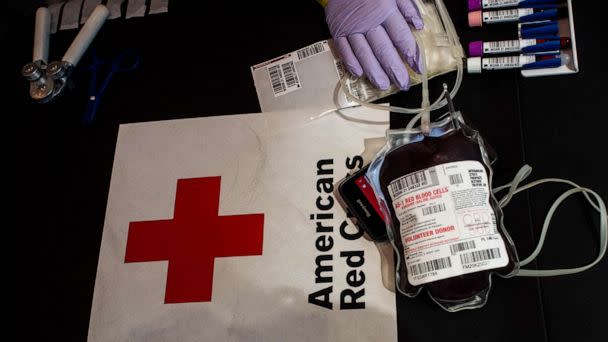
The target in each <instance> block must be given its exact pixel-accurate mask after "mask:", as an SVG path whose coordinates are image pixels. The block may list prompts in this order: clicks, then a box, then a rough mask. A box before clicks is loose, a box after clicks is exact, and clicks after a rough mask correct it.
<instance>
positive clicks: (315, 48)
mask: <svg viewBox="0 0 608 342" xmlns="http://www.w3.org/2000/svg"><path fill="white" fill-rule="evenodd" d="M325 51H329V45H328V43H327V41H326V40H324V41H322V42H318V43H315V44H312V45H309V46H307V47H305V48H303V49H300V50H298V51H296V55H297V56H298V61H301V60H303V59H306V58H308V57H312V56H314V55H316V54H319V53H321V52H325Z"/></svg>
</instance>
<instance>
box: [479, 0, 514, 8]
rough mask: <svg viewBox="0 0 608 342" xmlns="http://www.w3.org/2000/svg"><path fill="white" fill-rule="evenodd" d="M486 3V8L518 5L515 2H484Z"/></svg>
mask: <svg viewBox="0 0 608 342" xmlns="http://www.w3.org/2000/svg"><path fill="white" fill-rule="evenodd" d="M486 1H487V3H488V6H487V7H494V6H515V5H517V4H518V1H517V0H486Z"/></svg>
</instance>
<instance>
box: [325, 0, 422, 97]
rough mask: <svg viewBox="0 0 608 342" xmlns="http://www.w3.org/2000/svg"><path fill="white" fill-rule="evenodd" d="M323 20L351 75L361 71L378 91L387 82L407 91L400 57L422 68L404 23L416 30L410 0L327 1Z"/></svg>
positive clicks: (417, 15)
mask: <svg viewBox="0 0 608 342" xmlns="http://www.w3.org/2000/svg"><path fill="white" fill-rule="evenodd" d="M325 19H326V20H327V25H328V26H329V31H330V32H331V34H332V36H333V37H334V42H335V47H336V48H337V50H338V53H339V54H340V55H341V56H342V60H343V62H344V65H345V66H346V69H347V70H348V71H349V72H350V73H351V74H353V75H355V76H357V77H359V76H362V75H363V74H365V76H367V78H368V79H369V80H370V81H371V82H372V83H373V84H374V85H375V86H376V87H378V88H380V89H382V90H385V89H388V87H389V86H390V84H391V83H393V84H395V85H396V86H397V87H398V88H399V89H401V90H407V89H408V88H409V83H410V82H409V81H410V77H409V74H408V72H407V69H406V67H405V65H404V64H403V60H402V59H401V57H403V59H404V60H405V61H406V62H407V64H408V65H409V66H410V67H411V68H412V69H413V70H414V71H416V72H418V73H420V72H421V71H422V70H421V66H420V52H419V51H418V45H417V44H416V39H415V38H414V35H413V34H412V31H411V30H410V27H409V26H408V23H410V24H411V25H412V26H413V27H415V28H416V29H418V30H420V29H422V27H423V22H422V18H421V17H420V13H419V12H418V9H417V8H416V5H414V3H413V2H412V0H329V3H328V4H327V6H326V7H325ZM400 56H401V57H400Z"/></svg>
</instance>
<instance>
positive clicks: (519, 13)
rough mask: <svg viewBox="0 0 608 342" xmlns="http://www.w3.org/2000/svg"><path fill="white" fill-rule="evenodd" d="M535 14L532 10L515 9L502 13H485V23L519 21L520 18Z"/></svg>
mask: <svg viewBox="0 0 608 342" xmlns="http://www.w3.org/2000/svg"><path fill="white" fill-rule="evenodd" d="M532 13H534V9H532V8H514V9H506V10H501V11H488V12H483V22H484V23H500V22H508V21H517V20H518V19H519V18H521V17H524V16H526V15H529V14H532Z"/></svg>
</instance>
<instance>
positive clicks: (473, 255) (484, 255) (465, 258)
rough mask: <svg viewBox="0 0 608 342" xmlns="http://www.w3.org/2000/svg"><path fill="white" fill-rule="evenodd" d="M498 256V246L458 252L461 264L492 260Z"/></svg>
mask: <svg viewBox="0 0 608 342" xmlns="http://www.w3.org/2000/svg"><path fill="white" fill-rule="evenodd" d="M498 258H500V249H499V248H490V249H484V250H481V251H474V252H470V253H464V254H460V262H461V263H462V264H463V265H466V264H472V263H474V262H480V261H486V260H492V259H498Z"/></svg>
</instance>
